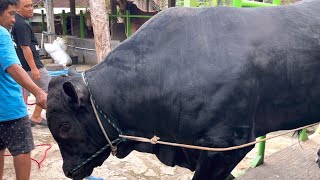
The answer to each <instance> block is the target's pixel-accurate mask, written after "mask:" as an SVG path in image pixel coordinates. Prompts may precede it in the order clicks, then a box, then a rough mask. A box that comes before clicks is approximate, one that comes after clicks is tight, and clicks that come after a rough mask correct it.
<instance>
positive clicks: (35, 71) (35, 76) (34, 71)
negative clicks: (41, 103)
mask: <svg viewBox="0 0 320 180" xmlns="http://www.w3.org/2000/svg"><path fill="white" fill-rule="evenodd" d="M31 75H32V79H34V80H37V81H38V80H40V71H39V69H37V68H34V69H31Z"/></svg>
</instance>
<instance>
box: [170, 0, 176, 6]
mask: <svg viewBox="0 0 320 180" xmlns="http://www.w3.org/2000/svg"><path fill="white" fill-rule="evenodd" d="M175 6H176V0H168V7H175Z"/></svg>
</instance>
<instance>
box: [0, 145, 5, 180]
mask: <svg viewBox="0 0 320 180" xmlns="http://www.w3.org/2000/svg"><path fill="white" fill-rule="evenodd" d="M4 151H5V149H3V150H0V179H3V168H4Z"/></svg>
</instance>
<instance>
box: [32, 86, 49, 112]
mask: <svg viewBox="0 0 320 180" xmlns="http://www.w3.org/2000/svg"><path fill="white" fill-rule="evenodd" d="M35 97H36V103H37V105H38V106H40V107H41V108H42V109H47V93H45V92H44V91H43V90H41V91H39V92H37V93H36V95H35Z"/></svg>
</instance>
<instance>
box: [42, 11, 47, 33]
mask: <svg viewBox="0 0 320 180" xmlns="http://www.w3.org/2000/svg"><path fill="white" fill-rule="evenodd" d="M44 18H45V14H44V10H41V30H42V31H45V30H46V27H45V26H46V22H45V20H44Z"/></svg>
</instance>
